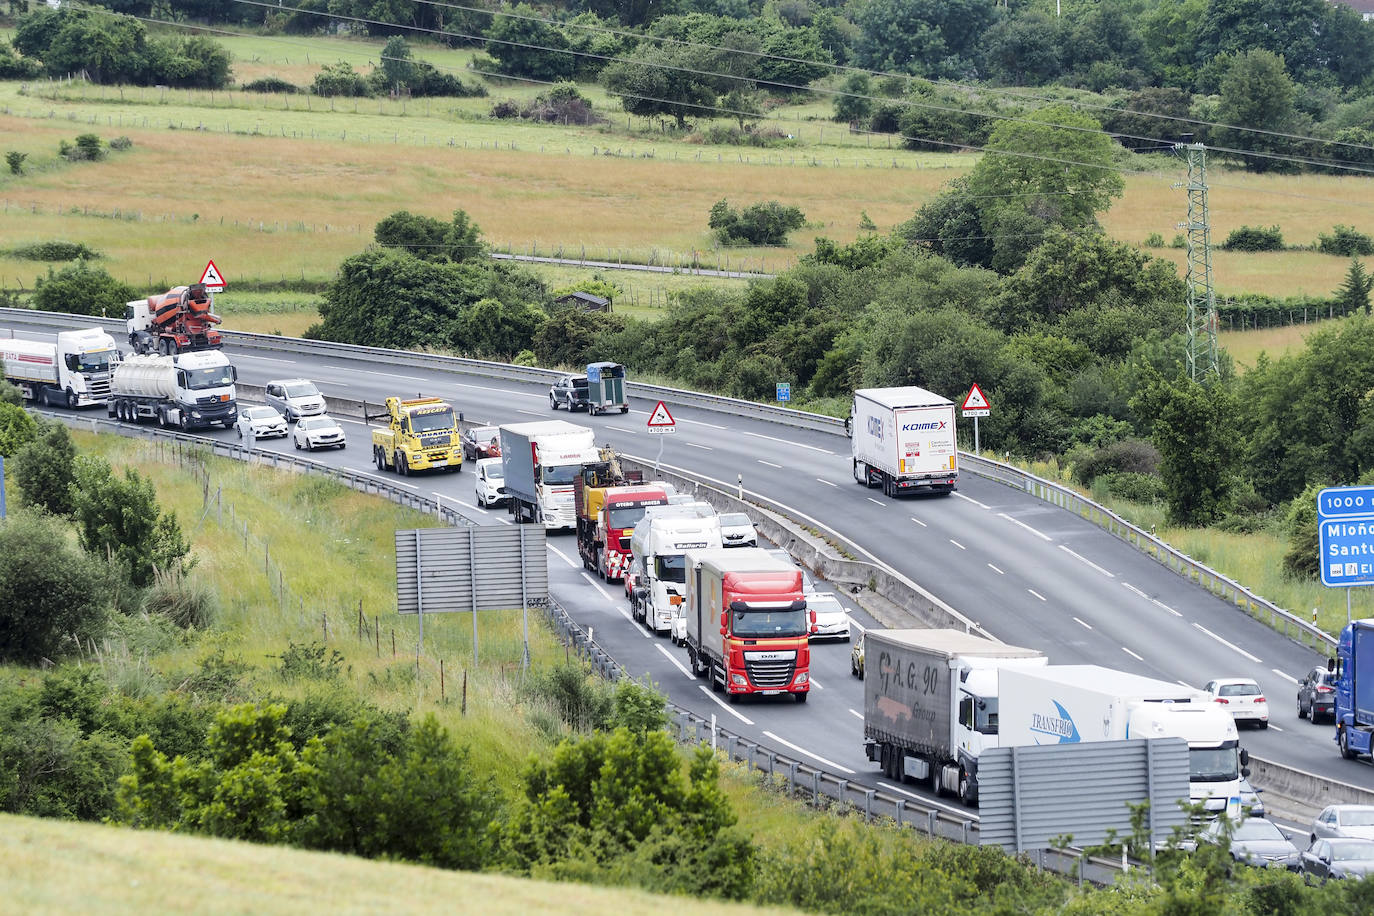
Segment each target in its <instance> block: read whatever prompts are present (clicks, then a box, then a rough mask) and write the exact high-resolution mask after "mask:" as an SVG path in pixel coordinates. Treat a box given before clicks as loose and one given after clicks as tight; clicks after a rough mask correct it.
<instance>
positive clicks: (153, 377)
mask: <svg viewBox="0 0 1374 916" xmlns="http://www.w3.org/2000/svg"><path fill="white" fill-rule="evenodd" d="M237 378H238V370H236V369H235V368H234V367H233V366H232V365H230V364H229V358H228V357H227V356H225V355H224V354H223V353H221V352H220V351H218V350H202V351H199V352H194V353H178V354H176V355H174V356H131V357H129V358H128V359H126V360H124V361H123V362H122V363H120V364H119V365H118V366H117V367H116V368H115V372H114V379H113V380H112V382H111V392H110V400H109V404H108V407H107V409H108V411H109V415H110V416H111V417H117V418H119V419H120V420H127V421H128V422H130V423H141V422H143V421H144V420H154V421H156V422H157V424H158V425H159V426H179V427H181V428H182V429H201V428H203V427H206V426H213V425H214V424H216V423H218V424H220V425H222V426H223V427H224V428H225V429H228V428H229V427H231V426H233V425H234V422H235V421H236V420H237V419H238V404H237V402H236V400H235V396H234V381H235V380H236V379H237Z"/></svg>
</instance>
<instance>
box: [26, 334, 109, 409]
mask: <svg viewBox="0 0 1374 916" xmlns="http://www.w3.org/2000/svg"><path fill="white" fill-rule="evenodd" d="M118 362H119V351H118V350H116V349H115V342H114V338H113V337H111V336H110V335H109V334H106V333H105V332H104V331H102V330H100V328H86V329H84V330H81V331H60V332H58V334H57V340H56V342H55V343H47V342H46V341H41V340H20V339H18V338H15V337H10V338H6V339H5V340H0V363H3V364H4V372H3V377H4V378H6V379H8V380H9V381H11V382H13V383H14V384H16V385H18V386H19V390H20V391H22V392H23V393H24V397H25V398H27V399H28V400H30V401H40V402H42V403H43V404H45V405H48V406H52V405H55V404H61V405H65V406H67V407H89V406H91V405H92V404H104V403H106V401H107V400H108V399H109V397H110V372H111V369H112V368H113V367H114V365H115V364H116V363H118Z"/></svg>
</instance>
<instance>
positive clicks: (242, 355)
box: [234, 353, 424, 384]
mask: <svg viewBox="0 0 1374 916" xmlns="http://www.w3.org/2000/svg"><path fill="white" fill-rule="evenodd" d="M234 359H255V360H257V361H258V362H260V363H281V364H282V365H283V366H285V365H294V362H293V361H292V360H289V359H273V358H272V357H270V356H250V355H248V354H247V353H235V354H234ZM401 377H402V376H397V378H401ZM420 381H424V379H421V380H420ZM331 384H332V383H331Z"/></svg>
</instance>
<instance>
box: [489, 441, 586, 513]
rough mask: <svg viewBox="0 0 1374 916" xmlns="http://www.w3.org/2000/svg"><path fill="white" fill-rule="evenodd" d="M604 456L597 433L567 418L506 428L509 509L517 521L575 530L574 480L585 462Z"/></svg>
mask: <svg viewBox="0 0 1374 916" xmlns="http://www.w3.org/2000/svg"><path fill="white" fill-rule="evenodd" d="M601 460H602V459H601V453H600V451H599V450H598V449H597V447H596V434H595V433H594V432H592V431H591V430H590V429H588V428H587V427H585V426H578V425H576V424H574V423H568V422H567V421H565V420H541V421H539V422H535V423H515V424H511V425H508V426H502V427H501V463H502V465H503V467H504V468H505V472H506V493H508V494H509V495H510V501H509V502H508V503H506V510H507V511H508V512H509V513H510V514H511V515H514V516H515V520H516V521H517V522H539V523H541V524H543V526H544V527H545V528H547V529H549V530H554V529H558V528H567V529H569V530H574V529H576V527H577V507H576V505H575V502H574V498H573V481H574V480H576V479H577V476H578V475H579V474H581V473H582V467H583V465H587V464H595V463H596V462H598V461H601Z"/></svg>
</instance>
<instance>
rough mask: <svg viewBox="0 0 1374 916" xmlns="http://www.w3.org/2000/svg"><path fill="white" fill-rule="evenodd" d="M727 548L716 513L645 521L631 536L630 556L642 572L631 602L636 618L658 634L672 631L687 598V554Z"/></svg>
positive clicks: (656, 517)
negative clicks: (703, 516)
mask: <svg viewBox="0 0 1374 916" xmlns="http://www.w3.org/2000/svg"><path fill="white" fill-rule="evenodd" d="M681 508H684V509H687V508H694V507H681ZM723 546H724V544H723V542H722V541H721V537H720V519H719V518H717V517H716V515H715V514H714V512H713V513H712V514H711V515H710V516H707V517H705V518H702V517H700V516H695V515H689V514H687V513H686V512H683V513H681V514H677V513H675V514H673V515H667V516H665V515H660V514H658V513H657V512H655V513H654V514H651V515H648V516H647V517H645V518H641V519H640V520H639V522H638V524H636V525H635V529H634V534H632V535H631V537H630V554H631V556H632V557H636V558H639V559H638V560H637V561H636V562H637V566H638V569H639V570H640V572H639V580H638V581H637V582H636V583H635V588H634V590H633V592H632V593H631V601H630V605H631V608H632V611H631V613H632V615H633V616H634V619H635V620H638V621H640V622H641V623H643V624H644V625H645V626H646V627H648V628H649V629H650V630H651V631H652V632H654V633H655V634H657V633H666V632H668V631H669V630H671V629H672V625H673V616H674V614H675V613H676V612H677V610H678V607H679V605H681V604H682V602H683V601H684V599H685V598H686V595H687V572H686V568H687V567H686V558H685V555H686V553H687V551H689V550H703V549H706V548H712V547H723Z"/></svg>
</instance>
